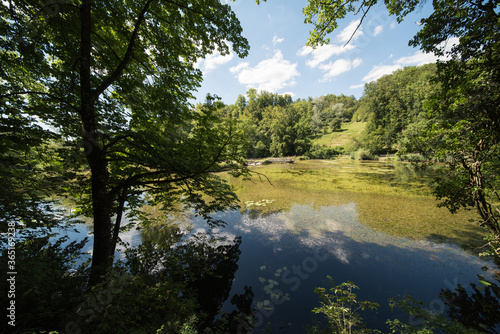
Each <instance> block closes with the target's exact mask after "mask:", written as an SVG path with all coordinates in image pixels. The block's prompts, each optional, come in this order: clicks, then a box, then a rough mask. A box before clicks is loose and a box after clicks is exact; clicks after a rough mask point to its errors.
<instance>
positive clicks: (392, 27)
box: [389, 21, 398, 29]
mask: <svg viewBox="0 0 500 334" xmlns="http://www.w3.org/2000/svg"><path fill="white" fill-rule="evenodd" d="M397 26H398V23H397V22H396V21H392V22H391V24H390V25H389V28H391V29H394V28H396V27H397Z"/></svg>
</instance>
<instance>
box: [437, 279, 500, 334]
mask: <svg viewBox="0 0 500 334" xmlns="http://www.w3.org/2000/svg"><path fill="white" fill-rule="evenodd" d="M495 279H496V281H497V282H499V283H500V275H498V274H497V276H496V277H495ZM479 283H480V285H479V286H478V285H476V284H474V283H472V284H470V286H471V288H472V292H471V293H470V294H469V292H468V291H467V289H466V288H464V287H463V286H462V285H460V284H458V286H457V288H455V290H454V291H451V290H449V289H443V290H441V294H440V295H441V299H442V300H443V301H444V302H445V303H446V305H447V306H448V311H447V312H448V315H449V316H450V318H452V319H455V320H457V321H458V322H460V323H462V324H464V325H465V326H467V327H470V328H474V329H476V330H479V331H481V332H486V333H500V286H499V285H498V284H497V283H494V282H492V281H491V280H486V279H484V277H481V276H479Z"/></svg>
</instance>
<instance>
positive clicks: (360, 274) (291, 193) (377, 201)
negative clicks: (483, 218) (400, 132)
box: [125, 160, 494, 333]
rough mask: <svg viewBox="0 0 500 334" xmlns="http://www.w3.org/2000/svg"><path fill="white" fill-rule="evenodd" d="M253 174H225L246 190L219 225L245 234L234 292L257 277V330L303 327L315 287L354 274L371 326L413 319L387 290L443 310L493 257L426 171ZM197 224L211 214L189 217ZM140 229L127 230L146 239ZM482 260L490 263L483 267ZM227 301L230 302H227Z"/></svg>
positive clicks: (370, 167) (287, 169)
mask: <svg viewBox="0 0 500 334" xmlns="http://www.w3.org/2000/svg"><path fill="white" fill-rule="evenodd" d="M253 171H255V172H256V173H262V174H263V175H265V177H264V176H262V175H259V174H256V175H255V176H254V178H253V179H252V180H247V181H244V180H235V179H231V178H230V177H229V176H225V177H226V178H227V180H228V181H229V182H231V184H233V185H234V187H235V192H236V193H237V194H238V196H239V198H240V199H241V210H239V211H230V212H219V213H217V214H216V218H218V219H221V220H223V221H225V222H226V223H227V226H226V227H224V228H220V229H219V230H216V231H215V233H220V234H221V235H224V236H226V237H228V238H229V239H231V238H235V237H237V236H241V240H242V242H241V245H240V250H241V254H240V256H239V260H238V262H237V265H238V270H237V271H236V273H235V277H234V280H233V283H232V290H231V293H230V296H232V295H234V294H236V293H242V292H243V290H244V287H245V286H251V287H252V289H253V292H254V294H255V297H254V301H253V306H254V308H255V309H256V310H257V313H256V327H255V330H254V332H261V331H266V330H268V331H270V332H271V333H303V332H304V330H303V327H304V326H306V325H308V324H312V321H313V318H312V313H311V310H312V309H313V308H314V307H317V306H319V298H318V296H317V295H316V294H315V293H314V289H315V288H316V287H319V286H323V287H328V282H327V276H331V277H332V278H333V280H334V281H335V282H336V283H337V284H339V283H342V282H346V281H352V282H354V283H355V284H356V285H357V286H359V287H360V290H358V291H357V295H358V299H359V300H369V301H374V302H377V303H379V304H380V308H379V310H378V312H369V313H366V314H365V315H364V319H365V322H366V324H367V325H368V327H370V328H378V329H380V330H383V331H387V328H386V327H385V325H384V323H385V321H386V320H387V319H394V318H398V319H400V320H401V321H403V322H406V323H410V322H411V321H412V319H410V318H409V316H408V315H407V314H406V315H405V314H404V313H398V312H397V311H396V312H391V311H390V309H389V306H388V299H389V298H391V297H393V296H400V297H402V296H403V295H406V294H409V295H412V296H414V297H416V298H418V299H420V300H422V301H423V302H424V305H426V307H427V308H430V309H433V310H435V311H437V312H442V311H444V305H443V303H442V301H441V300H440V299H439V293H440V291H441V289H450V290H453V289H454V288H455V287H456V286H457V284H461V285H463V286H468V284H469V283H471V282H476V281H477V276H476V275H477V274H482V275H486V276H488V275H492V273H493V268H494V265H493V263H491V262H488V261H486V260H484V259H480V258H479V257H477V256H476V255H473V254H471V253H467V252H465V251H463V250H462V249H461V248H460V247H459V244H461V243H467V242H468V243H473V244H474V243H478V242H479V241H480V240H481V238H482V236H483V231H482V230H481V229H479V228H477V227H475V225H473V224H472V223H470V222H469V221H468V220H469V219H470V218H474V213H473V212H465V213H461V214H459V215H451V214H450V213H449V212H448V211H447V210H446V209H444V208H437V207H436V204H437V202H436V201H435V200H434V199H433V198H432V196H431V195H430V191H429V187H428V182H429V180H430V179H431V175H430V174H429V173H421V172H416V171H415V170H413V169H412V168H411V166H410V165H408V164H404V163H391V162H369V163H361V162H354V161H349V160H346V161H314V162H299V163H296V164H290V165H271V166H263V167H254V169H253ZM190 221H191V224H192V228H193V230H194V231H200V230H206V229H207V226H206V223H205V222H203V221H202V220H200V219H199V218H195V217H190ZM140 233H141V232H138V231H132V232H130V233H129V234H128V235H126V236H125V238H126V239H127V240H128V241H129V242H130V243H131V244H137V243H139V242H140V238H141V236H140ZM485 267H490V269H488V270H487V269H486V268H485ZM223 307H224V309H225V310H226V311H228V312H229V311H230V310H231V307H232V306H231V304H230V302H229V301H226V302H225V304H224V305H223Z"/></svg>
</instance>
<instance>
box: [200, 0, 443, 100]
mask: <svg viewBox="0 0 500 334" xmlns="http://www.w3.org/2000/svg"><path fill="white" fill-rule="evenodd" d="M229 3H230V4H231V6H232V8H233V10H234V12H235V13H236V15H237V17H238V18H239V20H240V22H241V25H242V27H243V35H244V36H245V37H246V38H247V39H248V41H249V43H250V53H249V55H248V56H247V57H246V58H244V59H241V58H239V57H238V56H236V55H235V54H234V53H231V54H230V55H228V56H225V57H222V56H221V55H220V54H218V52H215V53H214V54H212V55H208V56H207V57H206V58H205V59H203V60H200V61H199V62H198V63H197V66H198V68H200V69H201V70H202V71H203V76H204V81H203V85H202V87H201V88H200V89H199V90H198V92H196V93H195V96H196V97H197V99H198V101H200V102H201V101H203V100H204V97H205V96H206V94H207V93H210V94H216V95H218V96H220V97H221V98H222V100H223V101H224V102H225V103H226V104H233V103H234V102H235V101H236V98H237V97H238V95H239V94H245V92H246V91H247V90H248V89H249V88H255V89H257V90H259V91H260V90H266V91H270V92H274V93H278V94H285V93H288V94H291V95H292V97H293V98H294V100H295V99H297V98H302V99H304V98H307V97H318V96H321V95H325V94H336V95H340V94H345V95H354V96H355V97H356V98H359V97H361V95H362V93H363V86H364V84H365V83H366V82H370V81H373V80H376V79H378V78H379V77H380V76H382V75H384V74H389V73H392V72H393V71H395V70H396V69H399V68H402V67H404V66H412V65H422V64H425V63H429V62H435V61H436V57H435V56H434V55H432V54H424V53H422V52H421V51H420V50H419V49H417V48H413V47H410V46H408V41H409V40H410V39H411V38H412V37H413V36H414V35H415V33H416V32H417V31H418V30H419V29H420V26H419V24H417V22H420V20H421V19H422V18H424V17H427V16H429V14H430V13H431V10H432V4H431V3H429V4H427V5H424V6H423V7H421V8H419V9H418V10H417V11H416V12H414V13H412V14H410V15H408V16H407V17H406V18H405V20H404V21H403V22H402V23H400V24H398V23H397V21H396V17H394V16H389V15H388V12H387V9H386V8H385V6H384V5H383V3H382V4H380V5H377V6H374V7H373V8H372V9H371V10H370V12H369V13H368V15H367V16H366V17H365V19H364V21H363V24H362V25H361V27H360V29H359V30H358V31H357V33H356V34H355V36H354V38H353V39H352V40H351V42H350V43H349V44H348V45H347V46H344V44H345V43H346V41H347V40H348V39H349V38H350V37H351V35H352V32H353V31H354V29H355V27H356V26H357V24H358V23H359V20H360V19H361V14H358V15H354V14H353V13H349V14H348V16H347V17H346V18H345V19H344V20H342V21H341V22H340V23H339V27H338V29H337V30H336V31H334V32H333V33H332V34H331V35H330V36H329V37H330V40H331V42H330V44H329V45H326V46H323V47H320V48H318V49H316V50H312V49H311V48H308V47H305V43H306V42H307V38H308V36H309V30H310V29H311V28H312V26H311V25H307V24H305V23H304V15H303V14H302V9H303V7H304V6H305V5H306V4H307V1H306V0H268V2H265V3H261V4H260V5H256V4H255V1H254V0H236V1H235V2H229Z"/></svg>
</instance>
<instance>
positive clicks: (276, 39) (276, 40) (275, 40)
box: [273, 34, 285, 45]
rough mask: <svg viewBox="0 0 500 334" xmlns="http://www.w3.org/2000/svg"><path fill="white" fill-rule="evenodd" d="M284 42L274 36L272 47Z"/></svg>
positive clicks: (282, 39)
mask: <svg viewBox="0 0 500 334" xmlns="http://www.w3.org/2000/svg"><path fill="white" fill-rule="evenodd" d="M284 40H285V39H284V38H278V36H277V35H276V34H274V37H273V45H277V44H279V43H281V42H283V41H284Z"/></svg>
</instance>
